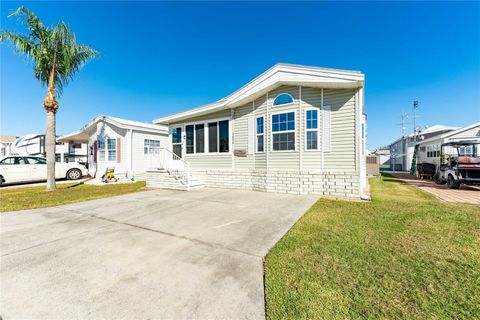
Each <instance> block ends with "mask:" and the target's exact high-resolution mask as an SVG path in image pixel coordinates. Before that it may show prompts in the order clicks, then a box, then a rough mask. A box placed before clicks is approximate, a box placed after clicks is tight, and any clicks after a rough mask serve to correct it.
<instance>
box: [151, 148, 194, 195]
mask: <svg viewBox="0 0 480 320" xmlns="http://www.w3.org/2000/svg"><path fill="white" fill-rule="evenodd" d="M148 167H149V168H150V169H156V170H166V171H168V173H170V174H172V175H174V176H175V177H176V178H177V179H182V180H184V181H185V183H186V185H187V188H188V187H189V186H190V163H188V162H187V161H185V160H184V159H182V158H181V157H179V156H178V155H176V154H175V153H174V152H173V151H172V150H170V149H168V148H160V149H159V150H158V153H150V154H149V155H148Z"/></svg>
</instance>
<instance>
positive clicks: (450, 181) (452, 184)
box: [447, 174, 460, 189]
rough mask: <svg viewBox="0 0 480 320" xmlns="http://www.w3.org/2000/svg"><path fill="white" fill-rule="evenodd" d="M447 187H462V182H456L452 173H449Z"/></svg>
mask: <svg viewBox="0 0 480 320" xmlns="http://www.w3.org/2000/svg"><path fill="white" fill-rule="evenodd" d="M447 187H448V189H458V188H460V183H459V182H456V181H455V179H454V178H453V176H452V175H451V174H450V175H448V181H447Z"/></svg>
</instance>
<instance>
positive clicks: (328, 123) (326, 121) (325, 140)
mask: <svg viewBox="0 0 480 320" xmlns="http://www.w3.org/2000/svg"><path fill="white" fill-rule="evenodd" d="M331 113H332V106H323V110H322V150H323V151H330V150H331V149H332V141H331V140H332V115H331Z"/></svg>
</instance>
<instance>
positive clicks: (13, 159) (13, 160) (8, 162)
mask: <svg viewBox="0 0 480 320" xmlns="http://www.w3.org/2000/svg"><path fill="white" fill-rule="evenodd" d="M0 164H2V165H11V164H25V160H24V159H23V158H22V157H11V158H6V159H3V160H2V161H1V162H0Z"/></svg>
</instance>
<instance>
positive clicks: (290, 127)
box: [272, 112, 295, 151]
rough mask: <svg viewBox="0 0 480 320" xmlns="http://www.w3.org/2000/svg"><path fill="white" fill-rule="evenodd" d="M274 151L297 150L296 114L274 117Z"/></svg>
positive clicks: (275, 115)
mask: <svg viewBox="0 0 480 320" xmlns="http://www.w3.org/2000/svg"><path fill="white" fill-rule="evenodd" d="M272 150H273V151H287V150H295V112H288V113H279V114H273V115H272Z"/></svg>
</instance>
